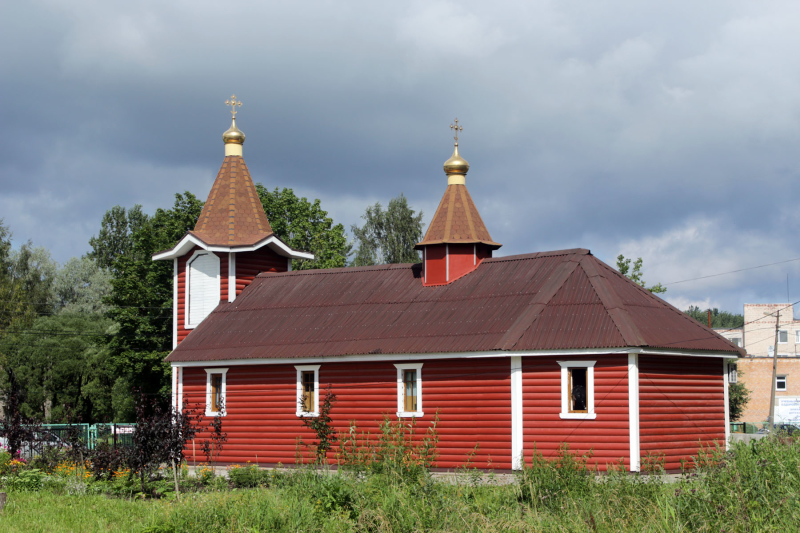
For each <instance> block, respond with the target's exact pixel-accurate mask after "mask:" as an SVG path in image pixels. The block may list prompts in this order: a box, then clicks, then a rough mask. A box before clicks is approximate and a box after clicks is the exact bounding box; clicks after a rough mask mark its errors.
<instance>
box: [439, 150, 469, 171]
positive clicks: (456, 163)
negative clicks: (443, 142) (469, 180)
mask: <svg viewBox="0 0 800 533" xmlns="http://www.w3.org/2000/svg"><path fill="white" fill-rule="evenodd" d="M467 171H469V163H467V160H466V159H464V158H463V157H461V156H460V155H459V154H458V143H457V142H456V146H455V149H454V150H453V155H451V156H450V159H448V160H447V161H445V162H444V172H445V174H447V175H448V176H449V175H450V174H460V175H462V176H463V175H466V173H467Z"/></svg>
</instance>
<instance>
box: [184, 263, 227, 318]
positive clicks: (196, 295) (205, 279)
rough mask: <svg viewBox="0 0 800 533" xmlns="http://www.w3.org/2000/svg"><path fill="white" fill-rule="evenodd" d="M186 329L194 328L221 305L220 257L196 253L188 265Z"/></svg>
mask: <svg viewBox="0 0 800 533" xmlns="http://www.w3.org/2000/svg"><path fill="white" fill-rule="evenodd" d="M186 277H187V280H186V298H187V303H186V309H187V311H188V312H187V314H186V327H189V328H193V327H195V326H197V325H198V324H199V323H200V322H202V321H203V319H204V318H205V317H207V316H208V315H209V314H210V313H211V311H213V310H214V308H215V307H217V305H218V304H219V294H220V292H219V257H217V256H216V255H214V254H213V253H211V252H196V253H195V255H193V256H192V258H191V259H189V262H188V263H187V265H186Z"/></svg>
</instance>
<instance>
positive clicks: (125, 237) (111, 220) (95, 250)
mask: <svg viewBox="0 0 800 533" xmlns="http://www.w3.org/2000/svg"><path fill="white" fill-rule="evenodd" d="M149 223H150V217H149V216H148V215H147V214H146V213H145V212H144V211H142V206H141V205H139V204H136V205H135V206H133V207H132V208H131V209H128V210H126V209H125V208H124V207H122V206H119V205H116V206H114V207H112V208H111V209H109V210H108V211H106V213H105V214H104V215H103V219H102V221H101V222H100V231H99V233H98V234H97V236H95V237H92V238H91V239H89V246H91V247H92V251H91V252H89V254H88V257H89V258H90V259H93V260H95V261H96V262H97V264H98V265H99V266H100V267H101V268H103V269H110V270H112V271H114V272H115V273H118V270H117V268H118V265H117V259H119V258H120V257H123V256H128V257H129V256H131V255H133V254H137V253H139V254H141V252H142V250H138V249H137V248H136V246H135V241H136V235H137V234H139V233H140V232H141V231H143V230H144V229H145V227H146V226H147V225H148V224H149ZM137 259H140V260H141V259H146V257H145V256H141V255H140V256H139V257H138V258H137Z"/></svg>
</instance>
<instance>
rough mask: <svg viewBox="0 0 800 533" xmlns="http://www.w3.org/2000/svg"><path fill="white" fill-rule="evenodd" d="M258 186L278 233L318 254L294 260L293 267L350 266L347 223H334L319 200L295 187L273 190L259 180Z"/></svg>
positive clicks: (298, 247) (269, 216) (293, 244)
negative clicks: (300, 193) (299, 193)
mask: <svg viewBox="0 0 800 533" xmlns="http://www.w3.org/2000/svg"><path fill="white" fill-rule="evenodd" d="M256 190H257V191H258V197H259V198H260V199H261V205H262V206H263V208H264V212H265V213H266V214H267V219H269V223H270V226H272V231H274V232H275V235H277V236H278V238H280V239H281V240H282V241H283V242H285V243H286V244H288V245H289V246H291V247H292V248H294V249H295V250H302V251H305V252H311V253H313V254H314V257H315V259H314V260H313V261H307V260H303V259H300V260H295V261H293V262H292V269H294V270H307V269H314V268H337V267H343V266H346V264H347V256H348V254H349V253H350V248H351V246H350V244H349V243H348V242H347V236H346V235H345V231H344V226H343V225H341V224H334V223H333V219H331V218H330V217H329V216H328V212H327V211H325V210H324V209H322V206H321V205H320V201H319V200H314V202H313V203H312V202H309V201H308V200H307V199H306V198H298V197H297V195H296V194H295V193H294V191H293V190H292V189H283V190H279V189H278V188H277V187H276V188H275V190H274V191H269V190H268V189H267V188H266V187H264V186H263V185H262V184H260V183H257V184H256Z"/></svg>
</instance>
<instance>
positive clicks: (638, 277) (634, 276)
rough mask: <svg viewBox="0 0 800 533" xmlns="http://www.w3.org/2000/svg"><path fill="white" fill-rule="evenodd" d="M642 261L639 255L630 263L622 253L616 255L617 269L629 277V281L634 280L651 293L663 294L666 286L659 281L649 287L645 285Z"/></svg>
mask: <svg viewBox="0 0 800 533" xmlns="http://www.w3.org/2000/svg"><path fill="white" fill-rule="evenodd" d="M642 263H643V261H642V258H641V257H640V258H638V259H637V260H636V261H634V262H633V265H631V260H630V259H626V258H625V256H624V255H622V254H619V256H618V257H617V270H619V273H620V274H622V275H623V276H625V277H626V278H629V279H630V280H631V281H634V282H635V283H637V284H638V285H640V286H642V287H644V288H645V289H647V290H648V291H650V292H652V293H655V294H663V293H665V292H667V288H666V287H664V286H663V285H661V284H660V283H656V284H655V285H652V286H650V287H648V286H647V283H645V281H644V280H643V279H642Z"/></svg>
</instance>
